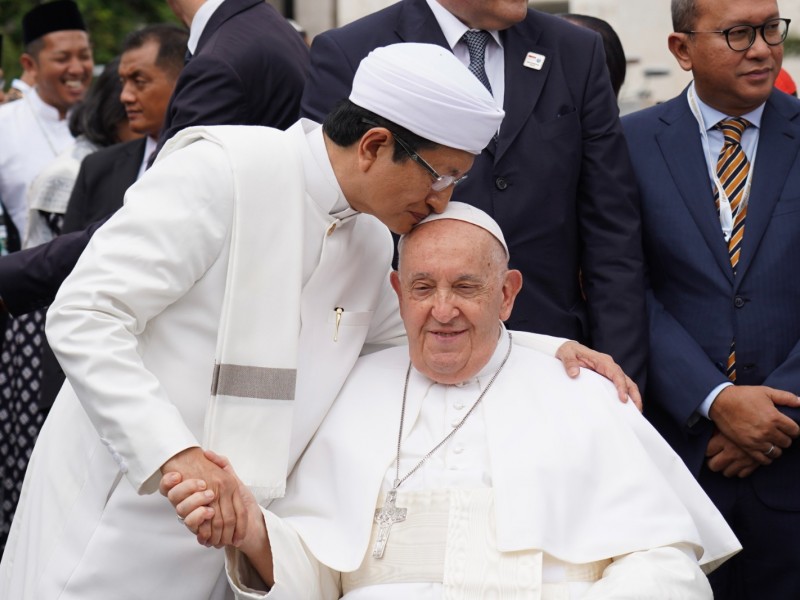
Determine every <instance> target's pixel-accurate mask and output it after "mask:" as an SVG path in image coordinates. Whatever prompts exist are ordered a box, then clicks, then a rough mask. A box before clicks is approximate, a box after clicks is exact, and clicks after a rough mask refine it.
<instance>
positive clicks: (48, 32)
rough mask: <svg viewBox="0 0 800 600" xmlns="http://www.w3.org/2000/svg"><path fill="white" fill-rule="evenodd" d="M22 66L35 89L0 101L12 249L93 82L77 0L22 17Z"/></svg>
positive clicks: (3, 188)
mask: <svg viewBox="0 0 800 600" xmlns="http://www.w3.org/2000/svg"><path fill="white" fill-rule="evenodd" d="M22 40H23V43H24V45H25V53H24V54H23V55H22V57H21V62H22V64H23V66H24V67H25V68H26V69H28V70H30V71H31V72H32V73H33V76H34V77H35V79H36V85H35V87H34V93H28V94H25V95H24V97H23V98H22V100H21V101H19V102H11V103H9V104H6V105H3V106H0V132H2V139H3V142H2V144H0V199H2V202H3V208H4V212H5V216H6V227H8V228H9V242H8V245H9V249H10V250H12V251H13V250H19V246H20V244H19V236H21V235H23V234H24V233H25V227H26V224H27V220H28V206H27V203H26V200H25V197H26V194H27V192H28V187H29V186H30V184H31V182H32V181H33V179H34V178H35V177H36V175H37V174H38V173H39V171H41V169H42V168H43V167H44V166H45V165H46V164H47V163H48V162H50V161H51V160H53V159H54V158H55V157H56V156H57V155H58V154H59V153H60V152H61V151H62V150H64V149H65V148H66V147H67V146H68V145H69V144H70V143H72V139H73V138H72V134H70V132H69V126H68V122H67V113H68V112H69V110H70V109H71V108H72V107H73V106H74V105H75V104H76V103H77V102H79V101H80V100H82V99H83V96H84V94H85V93H86V90H87V89H88V88H89V84H90V83H91V81H92V68H93V67H94V62H93V60H92V48H91V45H90V44H89V35H88V34H87V33H86V25H85V24H84V21H83V17H82V16H81V13H80V11H79V10H78V7H77V5H76V4H75V3H74V2H72V0H57V1H56V2H50V3H47V4H41V5H39V6H37V7H35V8H33V9H32V10H30V11H29V12H27V13H26V14H25V16H23V17H22Z"/></svg>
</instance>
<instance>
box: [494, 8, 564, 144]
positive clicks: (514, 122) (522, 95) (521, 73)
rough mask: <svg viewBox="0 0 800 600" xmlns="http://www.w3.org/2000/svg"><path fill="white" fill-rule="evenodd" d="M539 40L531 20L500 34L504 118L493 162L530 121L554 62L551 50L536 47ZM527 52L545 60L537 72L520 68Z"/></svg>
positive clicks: (539, 33)
mask: <svg viewBox="0 0 800 600" xmlns="http://www.w3.org/2000/svg"><path fill="white" fill-rule="evenodd" d="M540 36H541V30H540V29H539V28H537V27H536V26H535V24H534V23H533V20H532V19H527V20H525V21H523V22H522V23H520V24H518V25H516V26H514V27H511V28H509V29H506V30H505V31H502V32H500V39H502V40H503V55H504V62H505V100H504V102H503V104H504V108H505V111H506V116H505V118H504V119H503V124H502V125H501V126H500V135H499V137H498V140H497V150H496V152H495V155H496V156H495V159H496V160H499V159H500V158H502V156H503V154H504V153H505V152H506V151H507V150H508V148H509V147H510V146H511V143H512V142H513V141H514V139H515V138H516V137H517V135H519V132H520V131H521V130H522V127H523V125H524V123H525V122H526V121H527V120H528V118H529V117H530V115H531V112H532V111H533V107H534V106H536V102H537V101H538V100H539V96H540V95H541V93H542V90H543V89H544V84H545V82H546V81H547V75H548V73H549V72H550V66H551V65H552V64H553V61H554V59H555V57H554V56H553V53H554V52H555V50H554V49H552V48H546V47H544V46H539V45H537V42H538V40H539V37H540ZM528 52H535V53H537V54H541V55H543V56H544V57H545V61H544V64H543V65H542V68H541V70H539V71H537V70H536V69H530V68H528V67H526V66H524V65H523V63H524V61H525V57H526V56H527V55H528Z"/></svg>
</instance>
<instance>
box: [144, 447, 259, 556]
mask: <svg viewBox="0 0 800 600" xmlns="http://www.w3.org/2000/svg"><path fill="white" fill-rule="evenodd" d="M161 474H162V477H161V484H160V486H159V489H160V491H161V493H162V494H163V495H164V496H166V497H167V498H168V499H169V501H170V502H171V503H172V505H173V506H174V507H175V509H176V511H177V513H178V516H179V517H180V518H181V519H182V520H183V521H184V524H185V525H186V526H187V527H188V528H189V529H190V530H191V531H192V532H193V533H194V534H196V536H197V541H198V542H199V543H200V544H202V545H204V546H209V547H210V546H214V547H215V548H221V547H223V546H237V547H238V546H239V545H240V544H241V543H242V542H243V540H244V539H245V536H246V534H247V530H248V526H249V524H250V520H251V517H252V514H251V513H253V512H255V513H257V517H258V518H261V511H260V510H258V507H257V505H256V502H255V499H254V498H252V495H250V494H249V490H248V494H243V489H245V490H246V488H245V487H244V486H243V485H242V484H241V482H240V481H239V479H238V477H236V474H235V473H234V472H233V470H232V468H231V466H230V464H229V463H228V462H227V460H226V459H224V458H222V457H220V456H218V455H216V454H214V453H213V452H210V451H203V449H202V448H197V447H194V448H188V449H187V450H184V451H183V452H180V453H178V454H176V455H175V456H173V457H172V458H171V459H169V460H168V461H167V462H165V463H164V465H163V466H162V467H161ZM190 498H191V500H189V499H190ZM190 507H191V509H190Z"/></svg>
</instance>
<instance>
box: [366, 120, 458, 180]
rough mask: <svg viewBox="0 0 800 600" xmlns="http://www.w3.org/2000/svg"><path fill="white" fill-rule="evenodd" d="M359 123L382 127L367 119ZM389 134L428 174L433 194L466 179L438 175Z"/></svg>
mask: <svg viewBox="0 0 800 600" xmlns="http://www.w3.org/2000/svg"><path fill="white" fill-rule="evenodd" d="M361 121H362V122H363V123H366V124H367V125H371V126H372V127H383V125H378V124H377V123H375V122H374V121H370V120H369V119H364V118H362V119H361ZM384 129H388V128H387V127H384ZM389 132H390V133H391V134H392V136H393V137H394V141H396V142H397V143H398V144H399V145H400V147H401V148H402V149H403V151H404V152H405V153H406V154H408V157H409V158H410V159H411V160H413V161H414V162H415V163H417V164H418V165H419V166H420V167H422V168H423V169H425V170H426V171H427V172H428V175H430V176H431V177H432V178H433V183H432V184H431V189H432V190H433V191H434V192H441V191H442V190H446V189H447V188H448V187H450V186H451V185H452V186H454V187H455V186H457V185H458V184H459V183H461V182H462V181H464V180H465V179H466V178H467V175H466V174H464V175H462V176H461V177H454V176H453V175H439V173H437V172H436V169H434V168H433V167H432V166H431V165H430V163H428V161H426V160H425V159H424V158H422V157H421V156H420V155H419V154H417V153H416V152H415V151H414V150H412V149H411V146H409V145H408V143H407V142H404V141H403V140H402V138H400V136H399V135H397V134H396V133H395V132H394V131H392V130H391V129H389Z"/></svg>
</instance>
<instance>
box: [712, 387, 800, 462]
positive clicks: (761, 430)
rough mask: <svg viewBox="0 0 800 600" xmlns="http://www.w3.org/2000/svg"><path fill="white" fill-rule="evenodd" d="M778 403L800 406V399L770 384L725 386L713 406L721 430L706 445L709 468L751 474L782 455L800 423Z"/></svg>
mask: <svg viewBox="0 0 800 600" xmlns="http://www.w3.org/2000/svg"><path fill="white" fill-rule="evenodd" d="M776 406H791V407H800V399H798V397H797V396H795V395H794V394H792V393H791V392H786V391H783V390H776V389H773V388H770V387H766V386H746V385H741V386H729V387H726V388H725V389H723V390H722V391H721V392H720V393H719V395H718V396H717V398H716V400H715V401H714V403H713V404H712V405H711V410H709V417H710V418H711V420H712V421H713V422H714V424H715V425H716V427H717V431H715V432H714V434H713V435H712V436H711V439H710V440H709V442H708V446H707V448H706V458H707V464H708V468H709V469H711V470H712V471H715V472H721V473H722V474H723V475H724V476H725V477H747V476H748V475H751V474H752V473H753V472H754V471H755V470H756V469H757V468H758V467H760V466H763V465H769V464H772V461H773V460H776V459H778V458H780V457H781V455H782V454H783V452H784V450H786V449H787V448H789V447H790V446H791V445H792V442H793V441H794V439H795V438H797V437H798V435H800V426H798V424H797V423H795V422H794V421H793V420H792V419H790V418H789V417H787V416H786V415H784V414H783V413H781V412H780V411H779V410H778V409H777V408H776ZM768 452H769V456H768V455H767V453H768Z"/></svg>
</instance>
